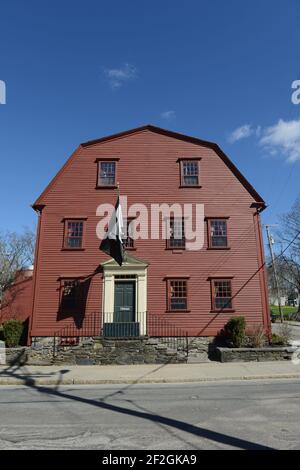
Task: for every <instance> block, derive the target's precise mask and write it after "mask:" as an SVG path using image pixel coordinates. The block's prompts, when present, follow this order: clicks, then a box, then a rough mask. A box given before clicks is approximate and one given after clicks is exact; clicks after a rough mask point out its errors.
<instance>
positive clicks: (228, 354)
mask: <svg viewBox="0 0 300 470" xmlns="http://www.w3.org/2000/svg"><path fill="white" fill-rule="evenodd" d="M216 350H217V357H218V359H219V361H221V362H251V361H257V362H262V361H290V360H291V359H292V355H293V353H294V352H295V350H296V348H293V347H282V348H279V347H278V348H271V347H269V348H217V349H216Z"/></svg>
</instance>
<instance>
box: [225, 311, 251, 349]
mask: <svg viewBox="0 0 300 470" xmlns="http://www.w3.org/2000/svg"><path fill="white" fill-rule="evenodd" d="M245 330H246V320H245V317H232V318H230V320H229V321H228V322H227V323H226V325H225V326H224V333H225V336H226V337H227V338H228V339H229V341H230V342H231V343H232V346H233V347H234V348H240V347H241V346H242V345H243V343H244V340H245Z"/></svg>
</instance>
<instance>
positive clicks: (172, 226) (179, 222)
mask: <svg viewBox="0 0 300 470" xmlns="http://www.w3.org/2000/svg"><path fill="white" fill-rule="evenodd" d="M169 230H170V234H169V238H167V248H175V249H176V248H181V249H184V248H185V233H184V218H183V217H172V218H171V219H169Z"/></svg>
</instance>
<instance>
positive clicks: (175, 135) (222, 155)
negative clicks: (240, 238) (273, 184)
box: [32, 124, 266, 210]
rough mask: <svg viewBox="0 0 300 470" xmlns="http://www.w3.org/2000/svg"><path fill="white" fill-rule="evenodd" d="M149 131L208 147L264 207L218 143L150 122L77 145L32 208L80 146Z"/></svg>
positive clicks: (67, 164)
mask: <svg viewBox="0 0 300 470" xmlns="http://www.w3.org/2000/svg"><path fill="white" fill-rule="evenodd" d="M147 130H148V131H150V132H154V133H157V134H161V135H165V136H167V137H172V138H174V139H179V140H182V141H185V142H190V143H193V144H196V145H201V146H203V147H207V148H210V149H212V150H214V151H215V152H216V154H217V155H218V156H219V157H220V158H221V160H222V161H223V162H224V163H225V165H227V167H228V168H229V169H230V170H231V171H232V173H233V174H234V175H235V176H236V178H237V179H238V180H239V181H240V183H241V184H242V185H243V186H244V187H245V189H246V190H247V191H248V192H249V193H250V195H251V196H252V197H253V199H254V201H255V204H256V205H257V207H258V208H259V209H260V210H263V209H265V208H266V204H265V201H264V200H263V198H262V197H261V196H260V195H259V194H258V193H257V191H256V190H255V189H254V187H253V186H252V185H251V184H250V183H249V181H248V180H247V179H246V178H245V177H244V176H243V175H242V173H241V172H240V171H239V169H238V168H237V167H236V166H235V165H234V163H233V162H232V161H231V160H230V159H229V157H228V156H227V155H226V154H225V153H224V152H223V150H222V149H221V148H220V147H219V146H218V144H216V143H214V142H209V141H207V140H202V139H198V138H197V137H191V136H188V135H185V134H180V133H178V132H174V131H169V130H167V129H162V128H161V127H157V126H153V125H152V124H147V125H145V126H141V127H137V128H134V129H129V130H127V131H124V132H119V133H117V134H112V135H109V136H106V137H101V138H100V139H95V140H90V141H88V142H83V143H81V144H80V145H79V147H78V148H77V149H76V150H75V152H74V153H73V154H72V155H71V157H70V158H69V159H68V160H67V161H66V163H65V164H64V165H63V167H62V168H61V170H60V171H59V172H58V173H57V174H56V176H55V177H54V178H53V179H52V181H51V182H50V183H49V185H48V186H47V187H46V189H45V190H44V191H43V192H42V194H41V195H40V196H39V198H38V199H37V200H36V201H35V203H34V204H33V206H32V207H33V208H34V209H38V208H39V207H40V206H42V205H43V200H44V196H45V195H46V194H47V193H48V191H49V190H50V189H51V188H52V186H53V185H54V184H55V182H56V180H57V179H58V178H59V177H60V176H61V174H62V173H63V172H64V171H65V170H66V169H67V168H68V166H69V164H70V163H71V162H72V161H73V159H74V158H76V155H77V153H78V151H79V150H80V149H82V148H85V147H89V146H93V145H96V144H99V143H101V142H107V141H109V140H114V139H118V138H121V137H126V136H129V135H131V134H135V133H138V132H142V131H147Z"/></svg>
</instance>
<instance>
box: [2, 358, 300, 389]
mask: <svg viewBox="0 0 300 470" xmlns="http://www.w3.org/2000/svg"><path fill="white" fill-rule="evenodd" d="M288 378H290V379H291V378H297V379H300V364H298V365H295V364H293V363H292V362H289V361H286V362H279V361H274V362H243V363H223V364H221V363H218V362H211V363H205V364H168V365H164V364H156V365H130V366H23V367H16V366H13V367H8V366H0V385H29V386H34V385H59V384H60V385H70V384H141V383H188V382H191V383H192V382H208V381H224V380H225V381H226V380H227V381H228V380H264V379H288Z"/></svg>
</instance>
